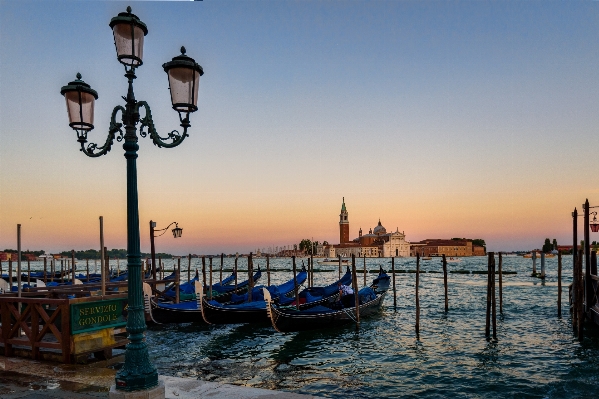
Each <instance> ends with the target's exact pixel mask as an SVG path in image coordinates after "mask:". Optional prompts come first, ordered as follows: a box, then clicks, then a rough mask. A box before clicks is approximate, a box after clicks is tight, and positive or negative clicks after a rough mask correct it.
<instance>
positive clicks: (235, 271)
mask: <svg viewBox="0 0 599 399" xmlns="http://www.w3.org/2000/svg"><path fill="white" fill-rule="evenodd" d="M233 272H234V273H235V292H237V255H235V270H234V271H233Z"/></svg>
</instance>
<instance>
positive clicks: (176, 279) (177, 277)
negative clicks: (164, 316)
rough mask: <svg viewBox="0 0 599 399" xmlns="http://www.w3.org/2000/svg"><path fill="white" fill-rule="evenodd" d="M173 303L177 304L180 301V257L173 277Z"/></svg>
mask: <svg viewBox="0 0 599 399" xmlns="http://www.w3.org/2000/svg"><path fill="white" fill-rule="evenodd" d="M175 284H176V285H175V288H176V290H175V303H179V302H180V301H181V288H180V287H181V257H180V256H179V257H178V258H177V273H176V276H175Z"/></svg>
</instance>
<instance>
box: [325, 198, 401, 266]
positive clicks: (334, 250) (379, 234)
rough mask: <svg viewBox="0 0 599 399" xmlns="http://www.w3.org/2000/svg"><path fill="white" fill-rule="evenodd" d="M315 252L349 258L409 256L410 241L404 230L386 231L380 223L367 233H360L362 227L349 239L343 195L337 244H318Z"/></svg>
mask: <svg viewBox="0 0 599 399" xmlns="http://www.w3.org/2000/svg"><path fill="white" fill-rule="evenodd" d="M317 254H318V255H320V256H326V257H327V258H336V257H338V256H341V257H343V258H349V257H351V256H352V254H353V255H355V256H356V257H363V256H365V257H367V258H380V257H384V258H389V257H392V256H397V257H404V256H405V257H407V256H410V243H409V242H407V241H406V235H405V234H404V232H403V231H402V232H400V231H399V228H397V229H396V231H395V232H391V233H387V229H385V227H384V226H383V225H382V224H381V220H380V219H379V223H378V225H377V226H376V227H375V228H374V230H373V229H370V231H369V232H368V234H362V228H360V230H359V232H358V237H357V238H354V239H353V240H350V239H349V214H348V212H347V208H346V206H345V197H344V198H343V202H342V204H341V214H339V244H337V245H324V246H323V245H319V246H318V248H317Z"/></svg>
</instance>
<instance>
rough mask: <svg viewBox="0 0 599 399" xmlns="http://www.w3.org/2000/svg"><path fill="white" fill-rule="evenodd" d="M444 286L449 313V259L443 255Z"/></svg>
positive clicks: (446, 306)
mask: <svg viewBox="0 0 599 399" xmlns="http://www.w3.org/2000/svg"><path fill="white" fill-rule="evenodd" d="M443 286H444V288H445V311H446V312H448V311H449V300H448V298H447V258H445V254H443Z"/></svg>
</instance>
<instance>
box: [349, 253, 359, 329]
mask: <svg viewBox="0 0 599 399" xmlns="http://www.w3.org/2000/svg"><path fill="white" fill-rule="evenodd" d="M351 269H352V270H351V271H352V276H353V277H352V285H353V286H354V299H355V305H354V306H355V307H356V328H360V294H359V290H358V275H357V273H356V255H355V254H351Z"/></svg>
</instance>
